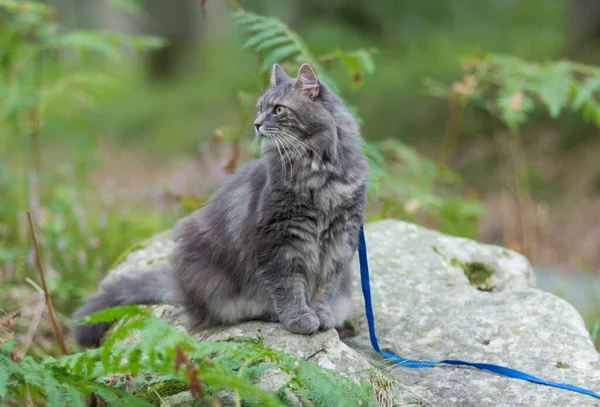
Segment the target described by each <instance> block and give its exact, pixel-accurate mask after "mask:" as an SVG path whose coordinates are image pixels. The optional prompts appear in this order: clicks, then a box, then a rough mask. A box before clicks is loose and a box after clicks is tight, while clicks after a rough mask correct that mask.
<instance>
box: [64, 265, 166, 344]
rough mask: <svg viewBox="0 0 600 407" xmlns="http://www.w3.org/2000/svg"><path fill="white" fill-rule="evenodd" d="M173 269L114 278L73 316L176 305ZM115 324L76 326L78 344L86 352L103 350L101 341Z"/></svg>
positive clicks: (102, 286)
mask: <svg viewBox="0 0 600 407" xmlns="http://www.w3.org/2000/svg"><path fill="white" fill-rule="evenodd" d="M175 287H176V286H175V282H174V279H173V275H172V273H171V270H170V267H168V266H165V267H164V268H160V269H157V270H153V271H148V272H144V273H140V274H137V275H125V276H118V277H113V278H111V279H109V280H106V281H105V282H103V283H102V284H101V286H100V289H99V290H98V292H97V293H96V294H92V295H90V296H89V297H86V298H85V299H84V303H83V305H82V306H81V307H80V308H79V309H78V310H77V311H75V313H74V314H73V317H74V319H76V320H77V319H80V318H82V317H84V316H86V315H90V314H93V313H94V312H97V311H101V310H103V309H106V308H110V307H116V306H120V305H130V304H160V303H163V302H177V297H178V296H177V290H176V288H175ZM111 325H112V323H110V322H100V323H97V324H86V325H76V326H75V327H74V332H73V334H74V337H75V342H76V343H77V344H78V345H79V346H81V347H84V348H96V347H98V346H100V340H101V339H102V337H103V336H104V334H105V333H106V331H108V329H109V328H110V326H111Z"/></svg>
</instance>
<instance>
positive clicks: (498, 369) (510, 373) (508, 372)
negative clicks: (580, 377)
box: [358, 226, 600, 399]
mask: <svg viewBox="0 0 600 407" xmlns="http://www.w3.org/2000/svg"><path fill="white" fill-rule="evenodd" d="M358 257H359V261H360V279H361V283H362V291H363V296H364V297H365V311H366V314H367V321H368V323H369V337H370V338H371V346H373V349H375V350H376V351H377V352H378V353H380V354H381V355H382V356H383V357H385V358H387V359H390V360H391V361H393V362H395V363H397V364H398V365H400V366H404V367H408V368H411V369H418V368H424V367H431V366H435V365H439V364H447V365H455V366H471V367H475V368H477V369H481V370H487V371H490V372H492V373H496V374H499V375H502V376H506V377H512V378H514V379H520V380H527V381H530V382H533V383H538V384H543V385H545V386H551V387H557V388H559V389H564V390H570V391H574V392H576V393H581V394H585V395H588V396H592V397H595V398H597V399H600V394H598V393H594V392H593V391H591V390H588V389H584V388H581V387H577V386H573V385H571V384H565V383H557V382H551V381H548V380H544V379H540V378H539V377H535V376H532V375H530V374H527V373H524V372H521V371H519V370H515V369H510V368H508V367H504V366H498V365H492V364H489V363H470V362H464V361H462V360H442V361H439V362H430V361H423V360H410V359H403V358H401V357H400V356H398V355H394V354H393V353H389V352H383V351H382V350H381V349H380V348H379V344H378V343H377V336H375V319H374V317H373V304H372V302H371V284H370V283H369V263H368V261H367V243H366V241H365V231H364V228H363V226H361V228H360V236H359V243H358Z"/></svg>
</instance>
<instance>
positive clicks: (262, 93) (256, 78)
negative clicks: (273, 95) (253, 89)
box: [254, 74, 265, 95]
mask: <svg viewBox="0 0 600 407" xmlns="http://www.w3.org/2000/svg"><path fill="white" fill-rule="evenodd" d="M254 79H255V80H256V83H258V87H259V88H260V94H261V95H264V94H265V90H264V89H263V87H262V85H261V84H260V80H259V79H258V76H256V74H255V75H254Z"/></svg>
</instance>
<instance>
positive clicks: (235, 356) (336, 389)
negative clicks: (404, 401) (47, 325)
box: [0, 307, 375, 407]
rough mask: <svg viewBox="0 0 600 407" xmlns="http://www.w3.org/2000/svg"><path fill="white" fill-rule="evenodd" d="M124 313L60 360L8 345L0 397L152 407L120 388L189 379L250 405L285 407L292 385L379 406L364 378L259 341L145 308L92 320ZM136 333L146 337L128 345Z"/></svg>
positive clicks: (328, 402) (201, 394)
mask: <svg viewBox="0 0 600 407" xmlns="http://www.w3.org/2000/svg"><path fill="white" fill-rule="evenodd" d="M124 315H127V317H126V318H125V319H124V320H123V321H121V322H120V323H119V324H117V325H116V326H115V327H114V329H112V331H111V332H110V334H109V336H108V338H107V340H106V341H105V343H104V344H103V346H102V347H101V348H99V349H92V350H87V351H84V352H79V353H75V354H73V355H69V356H64V357H61V358H60V359H54V358H46V359H44V360H35V359H33V358H31V357H29V356H27V357H25V358H23V359H22V360H20V359H19V358H17V357H15V356H14V350H15V348H16V342H15V341H14V340H8V341H5V342H3V343H2V344H1V345H0V366H2V367H3V369H2V370H0V399H4V400H10V401H13V402H16V403H19V402H22V400H24V399H25V391H26V388H28V389H29V391H30V392H31V394H32V396H34V398H35V399H36V400H45V404H44V405H47V406H49V407H55V406H63V405H67V402H69V403H71V404H70V405H72V406H79V405H85V404H84V402H83V400H84V398H85V396H87V395H89V394H90V393H96V395H97V396H99V397H101V398H102V399H104V400H105V401H107V402H109V403H110V405H111V406H125V405H131V406H147V405H150V404H149V403H148V402H147V401H145V400H142V399H141V398H139V397H136V396H133V395H130V394H128V393H126V392H125V391H123V390H122V389H121V388H122V387H123V386H124V385H125V384H126V383H128V382H134V383H141V384H142V389H144V388H148V387H152V385H154V384H156V383H157V382H163V383H164V382H167V381H171V382H173V381H174V382H176V383H177V382H179V383H185V385H186V388H188V389H190V391H191V392H192V393H193V394H196V396H197V397H198V398H205V399H208V400H212V399H213V398H216V397H217V393H218V392H219V390H221V389H229V390H232V391H233V393H234V395H235V397H236V399H238V400H241V401H243V402H244V403H245V405H260V406H284V405H286V402H285V399H284V395H285V394H286V390H289V391H291V392H292V393H293V394H295V395H297V396H298V397H301V398H303V399H306V400H310V401H311V402H312V403H314V405H315V406H336V405H338V406H374V405H375V403H374V401H373V398H372V394H371V388H370V386H368V385H367V384H366V383H365V384H363V385H360V386H359V385H356V384H355V383H354V382H352V381H351V380H349V379H347V378H344V377H342V376H340V375H339V374H337V373H335V372H333V371H329V370H327V369H324V368H321V367H319V366H317V365H314V364H312V363H309V362H305V361H301V360H298V359H296V358H294V357H292V356H290V355H287V354H285V353H281V352H278V351H275V350H273V349H270V348H265V347H264V346H263V345H262V343H261V342H262V341H261V338H256V339H253V338H234V340H226V341H221V342H195V341H194V340H193V339H192V338H191V337H189V336H188V335H186V334H184V333H182V332H180V331H177V330H176V329H175V328H173V327H172V326H171V325H169V324H168V323H167V322H165V321H162V320H159V319H157V318H154V317H150V316H149V315H148V311H147V310H143V309H141V308H139V307H121V308H113V309H111V310H105V311H103V312H102V314H100V313H98V314H96V315H94V316H93V317H92V319H93V320H94V321H112V320H114V319H117V318H121V317H123V316H124ZM132 335H133V337H138V338H143V340H141V341H140V342H139V343H133V344H129V343H127V341H126V342H123V339H125V338H129V337H132ZM271 369H279V370H281V371H282V372H284V373H285V374H287V375H288V376H289V380H288V381H287V382H286V383H284V384H283V386H282V387H281V389H279V390H278V391H277V392H276V393H269V392H266V391H264V390H261V389H260V388H258V387H257V386H256V383H257V382H258V380H259V378H260V376H261V375H262V374H263V373H264V372H266V371H268V370H271ZM107 383H109V384H111V385H113V386H112V387H109V386H108V385H107ZM115 386H116V387H115ZM178 386H179V387H178V388H179V389H181V386H180V385H178ZM164 387H167V386H164ZM176 387H177V386H176ZM155 388H159V387H155ZM136 394H137V395H138V396H145V397H144V398H146V399H147V400H153V401H154V402H156V399H155V398H152V397H146V396H148V392H147V391H137V392H136ZM154 405H157V404H154Z"/></svg>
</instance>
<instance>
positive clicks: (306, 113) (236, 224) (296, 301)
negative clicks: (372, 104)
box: [74, 64, 367, 347]
mask: <svg viewBox="0 0 600 407" xmlns="http://www.w3.org/2000/svg"><path fill="white" fill-rule="evenodd" d="M258 107H259V112H258V114H257V118H256V121H255V122H254V126H255V128H256V136H257V137H258V138H259V139H260V140H261V143H262V144H261V149H262V156H261V158H260V159H257V160H255V161H252V162H250V163H249V164H247V165H246V166H245V167H243V168H241V169H240V170H239V171H238V172H237V173H236V174H235V175H234V176H232V178H231V179H230V180H229V181H228V183H227V184H226V185H225V186H223V187H222V188H221V189H220V190H219V191H217V192H216V193H215V194H214V196H213V197H212V198H211V199H210V200H209V202H208V203H207V204H206V206H204V207H203V208H201V209H199V210H197V211H195V212H194V213H192V214H190V215H188V216H187V217H185V218H183V219H181V220H180V221H179V222H178V223H177V225H176V226H175V229H174V236H175V241H176V247H175V249H174V252H173V255H172V258H171V266H170V267H171V268H170V269H169V270H163V271H156V272H148V273H144V274H142V275H141V276H129V277H122V278H119V279H116V280H111V281H110V282H105V283H104V284H102V285H101V287H100V290H99V292H98V293H96V294H94V295H91V296H89V297H87V298H86V299H85V304H84V305H83V306H82V307H81V308H80V309H78V310H77V311H76V312H75V315H74V316H75V317H77V318H80V317H82V316H84V315H88V314H91V313H93V312H96V311H99V310H101V309H104V308H107V307H112V306H118V305H126V304H147V303H160V302H174V303H179V304H182V305H183V306H184V308H185V311H186V314H187V316H188V320H189V322H190V325H191V326H190V328H192V329H205V328H208V327H210V326H213V325H217V324H231V323H236V322H240V321H247V320H253V319H260V320H267V321H279V322H281V323H282V324H283V326H284V327H285V328H286V329H288V330H289V331H291V332H294V333H298V334H310V333H313V332H315V331H317V330H319V329H322V330H327V329H330V328H333V327H334V326H339V325H340V324H341V323H342V322H343V321H344V319H345V318H346V316H347V314H348V311H349V306H350V294H351V292H350V291H351V276H350V263H351V260H352V258H353V256H354V253H355V251H356V249H357V245H358V233H359V229H360V225H361V223H362V220H363V215H364V208H365V201H366V182H367V164H366V159H365V157H364V155H363V154H362V152H361V138H360V134H359V127H358V125H357V123H356V121H355V120H354V119H353V117H352V115H351V114H350V113H349V112H348V110H347V109H346V108H345V107H344V105H343V104H342V102H341V101H340V99H339V98H338V97H337V96H336V95H334V94H333V93H332V92H331V91H330V90H329V89H328V88H327V87H326V86H325V85H324V84H323V83H321V82H320V81H318V80H317V78H316V76H315V73H314V71H313V69H312V68H311V67H310V65H308V64H304V65H302V67H300V70H299V71H298V77H297V78H296V79H295V80H294V79H291V78H290V77H288V76H287V75H286V73H285V72H284V71H283V69H282V68H281V67H280V66H279V65H275V66H274V67H273V72H272V75H271V86H270V88H269V89H268V90H267V91H266V92H265V93H264V94H263V95H262V96H261V97H260V98H259V100H258ZM109 326H110V325H109V324H108V323H101V324H96V325H79V326H77V327H76V328H75V338H76V341H77V343H78V344H80V345H81V346H84V347H92V346H98V345H99V343H100V340H101V338H102V336H103V334H104V333H105V331H106V330H107V329H108V328H109Z"/></svg>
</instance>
